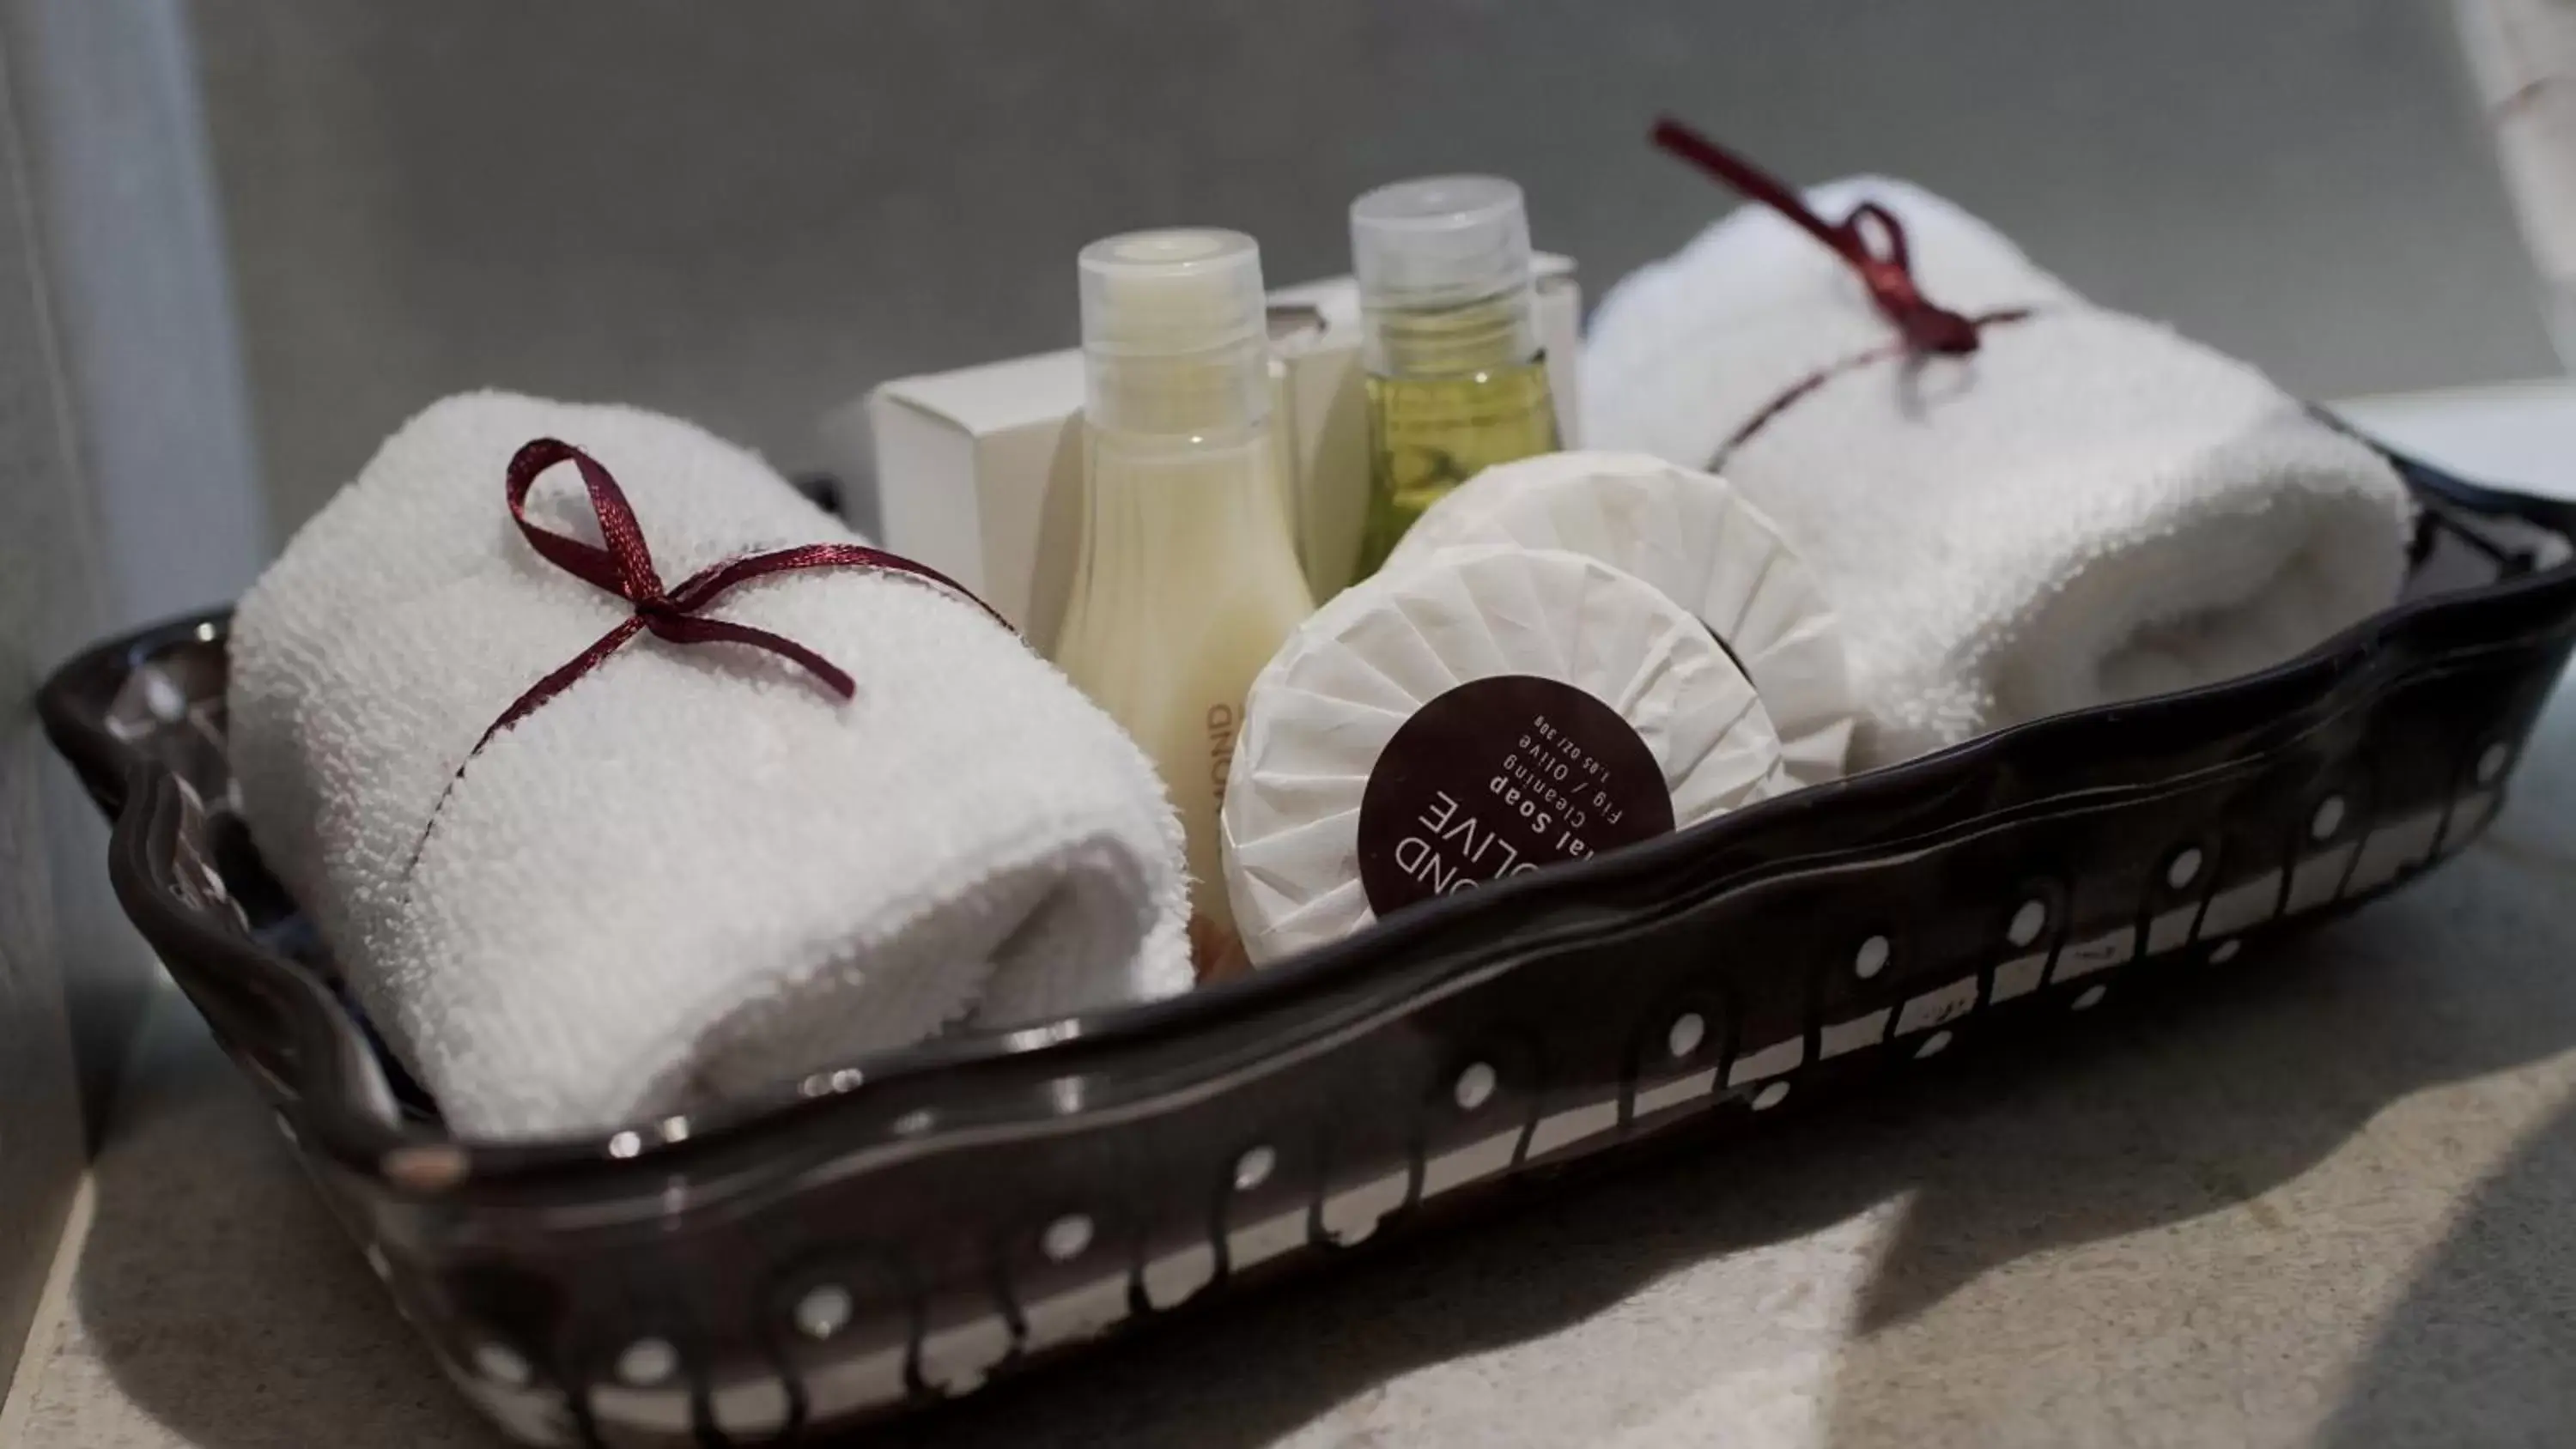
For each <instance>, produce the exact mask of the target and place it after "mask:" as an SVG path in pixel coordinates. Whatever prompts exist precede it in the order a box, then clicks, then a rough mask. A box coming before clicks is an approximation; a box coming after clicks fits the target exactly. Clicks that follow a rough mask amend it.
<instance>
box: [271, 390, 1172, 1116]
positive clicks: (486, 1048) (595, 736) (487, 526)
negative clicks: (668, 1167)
mask: <svg viewBox="0 0 2576 1449" xmlns="http://www.w3.org/2000/svg"><path fill="white" fill-rule="evenodd" d="M544 437H551V438H559V439H562V440H564V441H565V442H568V443H571V444H573V445H574V446H575V447H578V448H580V449H582V450H584V451H586V452H587V453H589V454H590V455H592V456H594V457H595V458H597V459H598V460H599V462H600V463H601V464H602V465H604V466H605V468H606V469H607V470H608V472H609V473H610V474H612V475H613V476H614V478H615V479H616V480H617V482H618V483H619V484H621V485H622V487H623V489H624V492H625V494H626V496H627V497H628V499H629V500H631V502H632V505H633V508H634V512H635V514H636V516H637V519H638V521H639V522H640V524H641V530H642V533H643V536H644V538H645V540H646V542H647V544H648V545H649V547H650V548H651V550H652V552H653V556H654V561H655V563H656V564H657V565H658V570H657V571H658V573H659V575H660V577H661V579H662V580H663V582H664V583H665V584H666V585H676V584H678V583H679V582H680V581H681V580H682V579H684V578H686V577H688V576H689V575H691V574H694V573H696V572H697V571H698V570H700V569H702V568H704V567H706V566H708V565H710V564H713V563H717V562H720V561H723V560H727V559H731V558H735V557H738V556H741V555H745V554H749V553H754V552H758V551H763V550H769V549H776V548H782V547H791V546H795V545H801V544H808V543H822V542H839V543H849V542H857V541H858V540H857V539H856V538H855V536H854V535H852V534H850V533H849V532H848V531H847V530H846V529H844V528H843V527H841V526H840V525H839V524H838V523H837V522H836V521H834V520H833V519H831V518H830V517H828V516H827V515H825V514H824V513H823V512H822V511H820V510H818V509H816V508H814V507H813V506H812V505H810V504H809V503H807V502H806V501H805V500H804V499H802V498H801V497H799V496H797V494H796V493H795V492H794V490H793V489H791V488H790V487H789V486H788V485H787V484H786V483H785V482H784V481H782V480H781V479H779V478H778V477H777V475H776V474H774V473H772V472H771V471H770V470H769V469H768V468H767V467H766V466H764V465H763V464H762V463H761V462H760V461H759V460H758V459H757V458H755V457H753V456H752V455H751V454H749V453H746V452H744V451H742V450H740V449H738V448H735V447H733V446H731V445H729V444H726V443H724V442H721V441H719V440H717V439H715V438H713V437H710V436H708V435H707V434H705V433H703V432H700V431H699V430H698V429H696V428H693V427H691V426H689V425H687V424H685V423H681V422H677V421H674V420H672V419H669V418H664V417H658V416H655V415H653V414H649V413H644V412H638V411H634V410H631V409H626V408H617V407H586V406H571V405H565V404H557V403H548V402H540V401H536V400H533V399H528V398H521V397H511V396H505V395H499V394H480V395H472V396H466V397H459V398H452V399H449V400H447V401H445V402H442V403H439V404H438V405H436V406H434V407H432V408H430V409H429V410H428V411H427V412H425V413H423V414H421V415H420V416H419V417H417V418H415V419H413V420H412V421H411V422H410V423H409V424H407V425H406V426H405V427H404V428H403V429H402V430H401V431H400V432H398V433H396V434H395V435H394V436H393V438H392V439H391V440H389V441H388V442H387V443H386V444H385V445H384V447H383V449H382V450H381V451H380V452H379V453H378V454H377V455H376V457H375V459H374V461H372V462H370V463H369V464H368V465H367V467H366V470H365V471H364V472H363V473H361V474H360V475H359V477H358V479H357V481H356V482H354V483H352V484H351V485H349V486H348V487H347V488H345V489H343V490H342V491H341V493H340V494H339V496H338V497H336V498H335V499H333V500H332V502H331V503H330V505H329V506H328V507H326V508H325V509H323V511H322V512H321V513H320V514H319V515H317V516H316V517H315V518H314V519H313V520H312V522H310V523H309V524H307V525H306V526H305V528H304V529H303V530H302V531H301V532H300V533H298V534H297V536H296V538H295V539H294V541H293V542H292V543H291V544H289V545H288V547H287V549H286V552H285V555H284V557H282V558H281V559H279V561H278V562H277V564H276V565H275V566H274V567H273V568H272V569H271V570H270V571H269V572H268V574H267V575H266V576H265V577H264V578H262V579H261V580H260V582H259V584H258V585H257V586H256V587H255V588H254V589H252V591H251V592H250V594H249V595H248V596H247V597H246V598H245V599H244V600H243V601H242V606H241V609H240V612H239V613H238V615H237V616H236V619H235V624H234V632H233V636H232V643H231V650H232V669H233V674H232V683H231V695H230V708H231V736H232V754H233V762H234V767H235V771H236V773H237V775H238V777H239V780H240V784H241V794H242V804H243V808H244V812H245V814H246V816H247V817H248V820H249V823H250V826H251V830H252V834H253V838H254V839H255V840H256V841H257V843H258V845H259V847H260V850H261V852H262V854H263V856H264V857H265V858H266V860H267V861H268V863H269V865H270V866H271V867H272V868H273V869H274V870H275V871H276V872H277V873H278V875H279V877H280V878H281V879H282V880H283V881H284V882H285V884H286V885H287V886H288V888H289V889H290V890H292V891H293V892H294V894H295V896H296V898H297V899H298V900H299V901H300V902H302V903H303V905H304V906H305V907H306V908H307V909H308V910H309V911H311V912H312V913H313V914H314V916H315V918H316V924H317V925H318V927H319V928H320V930H321V933H322V936H323V938H324V940H325V941H326V942H328V943H329V945H330V946H331V948H332V950H333V952H334V954H335V955H336V957H337V959H338V961H339V963H340V966H341V967H342V969H343V970H344V971H345V972H346V973H347V975H348V977H349V979H350V981H351V983H352V985H353V986H354V987H355V989H356V991H357V993H358V996H359V999H360V1000H361V1001H362V1002H363V1003H364V1004H365V1005H366V1007H367V1008H368V1010H369V1012H370V1013H371V1014H372V1015H373V1016H374V1017H375V1018H376V1020H377V1022H378V1023H379V1024H380V1025H381V1026H382V1027H384V1028H385V1029H386V1032H387V1035H388V1036H389V1037H390V1038H391V1039H392V1041H393V1042H394V1043H395V1044H396V1048H397V1050H398V1051H400V1052H401V1054H402V1055H403V1056H404V1057H405V1059H406V1061H407V1062H408V1064H409V1065H410V1066H411V1067H412V1069H413V1070H414V1072H415V1073H416V1074H417V1075H418V1076H419V1077H420V1078H421V1080H422V1081H423V1082H424V1084H425V1085H427V1086H428V1087H429V1089H430V1090H431V1092H432V1093H433V1094H434V1095H435V1096H436V1097H437V1098H438V1101H439V1104H440V1106H441V1108H442V1109H443V1110H444V1112H445V1114H446V1116H447V1119H448V1122H449V1124H450V1126H451V1127H452V1128H453V1130H455V1131H457V1132H458V1133H459V1134H461V1135H465V1136H468V1137H477V1138H525V1137H531V1136H549V1135H560V1134H569V1133H579V1132H588V1131H596V1130H599V1129H602V1128H607V1127H613V1126H617V1125H620V1124H625V1123H631V1122H635V1121H638V1120H643V1119H652V1118H658V1117H661V1116H664V1115H666V1114H672V1113H685V1112H689V1111H693V1110H699V1109H702V1108H704V1107H706V1106H708V1105H710V1104H713V1103H718V1102H722V1101H724V1100H726V1099H727V1098H728V1097H731V1096H734V1095H736V1094H740V1093H745V1092H753V1091H758V1090H761V1089H763V1088H767V1087H772V1086H775V1085H777V1084H779V1083H781V1082H789V1081H794V1080H795V1079H797V1078H798V1077H799V1076H801V1075H803V1074H805V1073H807V1072H812V1071H817V1070H821V1069H824V1068H827V1067H832V1066H838V1065H841V1064H844V1063H846V1062H848V1061H849V1060H850V1059H851V1058H853V1057H854V1056H857V1055H858V1054H860V1053H862V1052H865V1051H867V1050H869V1049H871V1048H877V1047H884V1046H889V1045H894V1044H899V1043H904V1042H908V1041H912V1040H915V1039H918V1038H921V1037H924V1036H927V1035H929V1034H931V1033H933V1032H936V1031H938V1030H940V1029H941V1028H943V1027H945V1026H948V1025H950V1024H952V1023H956V1022H959V1021H961V1020H968V1019H972V1020H975V1021H979V1022H989V1023H1007V1022H1012V1021H1025V1020H1029V1019H1033V1018H1038V1017H1044V1016H1049V1015H1054V1014H1058V1013H1062V1012H1067V1011H1073V1010H1079V1009H1087V1008H1094V1007H1099V1006H1103V1005H1107V1004H1110V1003H1114V1002H1118V1001H1123V1000H1129V999H1134V998H1139V997H1146V996H1154V995H1161V994H1166V993H1169V992H1173V991H1177V990H1180V989H1183V988H1184V987H1185V986H1186V985H1187V984H1188V982H1189V969H1188V964H1187V957H1186V948H1185V944H1184V942H1183V939H1182V927H1183V923H1184V921H1185V904H1184V886H1183V876H1182V868H1181V864H1180V858H1181V857H1180V837H1179V827H1178V824H1177V822H1176V820H1175V818H1174V817H1173V815H1172V813H1171V811H1170V808H1169V806H1168V804H1167V803H1166V801H1165V798H1164V795H1163V792H1162V788H1161V785H1160V782H1159V781H1158V780H1157V779H1156V778H1155V776H1154V773H1153V770H1152V767H1151V766H1150V765H1149V764H1148V763H1147V761H1146V760H1145V758H1144V756H1143V755H1142V753H1141V752H1139V751H1138V750H1137V748H1136V747H1135V745H1134V744H1133V743H1131V742H1130V741H1129V740H1128V739H1127V737H1126V736H1125V735H1124V734H1123V733H1121V732H1120V731H1119V730H1118V728H1117V727H1116V726H1115V725H1114V724H1112V723H1111V722H1110V720H1109V719H1108V718H1107V717H1106V716H1105V715H1103V714H1101V713H1100V711H1099V710H1097V709H1095V708H1094V707H1093V706H1092V705H1091V704H1090V703H1088V702H1087V701H1085V700H1084V699H1083V698H1082V697H1081V695H1080V694H1079V693H1077V692H1076V691H1075V690H1074V689H1073V687H1072V686H1071V685H1070V684H1068V683H1067V682H1066V681H1065V680H1064V678H1063V677H1062V676H1061V675H1059V674H1057V673H1056V672H1055V671H1054V670H1053V669H1052V668H1051V667H1050V666H1048V665H1047V664H1046V663H1044V662H1043V661H1042V660H1040V659H1039V658H1038V657H1037V656H1036V655H1035V654H1034V653H1032V652H1031V651H1029V650H1028V649H1027V648H1026V647H1024V646H1023V645H1022V644H1021V643H1020V641H1019V640H1018V639H1017V638H1015V637H1013V636H1012V635H1011V634H1010V633H1009V631H1008V630H1006V629H1005V628H1004V627H1002V626H1001V625H1000V624H998V623H997V622H995V621H994V620H993V619H992V618H990V617H988V616H987V615H985V614H984V612H983V611H982V610H981V609H980V608H978V607H977V606H976V605H975V604H973V603H972V602H969V601H966V600H964V599H962V598H961V597H959V596H957V595H955V594H952V593H950V592H948V591H947V590H945V589H943V588H941V587H939V586H937V585H935V584H932V583H929V582H926V581H923V580H920V579H917V578H912V577H907V576H903V575H900V574H892V573H885V572H877V571H871V570H862V569H856V568H817V569H804V570H798V571H794V572H786V573H780V574H776V575H773V576H770V577H765V578H761V579H757V580H754V581H752V582H749V583H746V584H743V585H741V586H739V587H738V588H735V589H734V590H732V591H730V592H728V593H726V594H725V595H724V596H723V597H722V598H721V599H720V600H718V601H717V602H715V603H714V604H712V605H710V606H709V607H708V608H707V609H706V610H705V611H704V613H705V616H706V617H711V618H719V619H725V620H730V621H734V622H736V623H740V624H743V625H748V626H752V627H756V628H760V629H765V630H770V631H774V632H775V633H776V634H779V635H782V636H784V637H786V638H787V639H790V640H793V641H795V642H797V643H799V644H802V645H804V646H805V647H807V648H809V649H811V650H813V651H814V652H815V653H816V654H818V655H820V656H821V657H822V658H823V659H824V660H826V661H828V662H829V663H830V664H832V665H834V666H837V667H838V668H840V669H841V670H843V671H846V672H847V674H848V675H849V676H850V677H851V679H852V680H853V681H854V683H855V685H856V696H855V698H853V699H851V700H847V701H844V700H843V699H841V698H840V697H839V696H837V695H836V694H834V693H832V692H831V691H830V690H828V689H826V688H824V687H822V686H821V685H820V684H818V683H817V681H816V680H815V678H814V677H813V676H811V675H809V674H807V673H805V672H803V671H802V670H800V669H798V668H796V667H795V666H793V665H790V664H788V663H787V662H786V661H784V660H781V659H780V658H778V657H776V656H775V655H772V654H770V653H767V652H764V651H762V650H759V649H755V648H752V647H749V646H746V645H741V644H734V643H702V644H692V645H685V646H684V645H680V644H674V643H671V642H668V641H666V640H663V639H660V638H657V637H655V636H653V635H651V634H645V635H642V636H639V637H637V638H635V639H633V640H632V641H630V642H628V643H627V644H626V645H625V646H624V647H623V648H622V649H620V650H618V651H617V652H616V653H614V654H612V655H610V656H609V657H608V658H607V659H606V660H605V661H604V662H602V663H600V664H599V665H598V666H597V667H596V668H595V669H593V670H592V671H590V672H589V673H587V674H585V675H583V676H582V677H580V678H578V679H576V680H574V681H573V682H572V683H571V684H569V685H568V686H567V687H565V688H564V689H563V690H562V691H561V692H560V693H559V694H556V695H555V696H553V697H552V698H551V699H549V700H548V701H546V702H545V703H544V704H543V705H542V706H540V707H538V708H537V709H536V710H535V711H534V712H533V713H531V714H528V715H527V716H526V717H525V718H523V719H521V720H519V721H518V722H517V723H516V724H514V725H512V726H511V727H510V728H508V729H506V730H504V731H502V732H500V733H498V734H496V735H494V736H493V737H492V739H491V740H490V742H489V744H488V745H486V746H485V747H484V748H483V750H482V751H481V753H479V754H476V755H474V756H473V758H472V760H471V763H470V764H469V765H467V767H466V768H465V770H464V773H463V774H462V775H461V776H458V775H457V773H456V772H457V769H458V766H459V764H460V762H463V761H465V760H466V758H467V754H468V751H469V750H471V749H472V748H473V746H474V744H475V742H476V740H477V739H478V738H479V737H480V736H481V735H482V734H483V732H484V730H485V729H486V727H487V726H489V725H490V724H491V723H492V722H493V721H494V720H495V719H496V718H498V717H499V716H500V715H501V713H502V711H503V710H504V709H505V708H507V707H508V706H510V705H511V703H512V702H513V701H514V700H515V699H517V698H518V697H519V696H520V694H521V693H522V691H524V690H526V689H528V688H529V686H530V685H532V684H534V683H535V682H536V681H537V680H539V679H541V678H543V677H545V676H546V675H547V674H548V673H549V672H551V671H553V670H555V669H556V668H558V667H559V666H561V665H563V664H565V663H566V662H567V661H569V660H572V659H573V658H574V657H575V656H577V655H579V654H580V653H581V652H582V651H583V650H584V649H585V648H586V647H587V646H589V645H590V644H591V643H592V642H593V641H594V640H597V639H599V638H600V637H601V636H602V635H603V634H605V633H606V632H608V631H609V630H610V629H611V628H613V627H614V626H616V625H617V624H618V623H619V622H620V621H621V620H622V619H625V618H627V617H629V616H630V615H631V614H632V613H633V610H632V608H631V606H630V605H629V604H627V603H626V602H625V601H624V600H622V599H620V598H618V597H617V596H615V595H613V594H611V593H608V592H606V591H604V590H602V589H600V588H597V587H594V586H593V585H591V584H590V583H587V582H584V581H582V580H580V579H578V578H575V577H573V576H571V575H570V574H567V573H565V572H563V571H562V570H560V569H559V568H557V567H555V566H554V565H552V564H549V563H548V562H546V561H545V560H543V559H541V558H540V557H538V555H537V554H536V552H535V551H534V549H533V548H532V547H531V546H530V544H529V543H528V542H527V540H525V539H524V538H522V537H521V536H520V534H519V533H518V531H517V529H516V528H515V527H514V526H513V524H512V523H511V520H510V518H509V515H508V513H507V511H506V509H505V505H504V493H503V479H504V475H505V470H506V469H507V467H508V465H509V462H510V459H511V457H512V455H513V454H514V453H515V452H516V451H517V450H518V449H519V448H520V446H521V445H523V444H525V443H528V442H530V441H531V440H533V439H537V438H544ZM529 506H530V513H531V516H532V519H533V520H534V521H536V522H537V523H539V524H540V525H541V526H543V527H546V528H548V529H549V530H550V531H552V532H555V533H560V534H567V535H571V536H574V537H577V538H585V539H592V540H596V539H598V538H599V537H600V533H599V527H598V524H597V522H596V520H595V519H594V518H593V517H592V516H591V508H590V505H589V502H588V500H587V499H586V498H585V496H584V493H583V488H582V480H581V478H580V476H579V475H578V474H577V472H576V470H575V469H574V468H573V467H572V466H571V465H569V464H566V465H562V466H558V467H556V468H554V469H553V470H551V471H550V472H549V473H547V474H545V475H543V476H542V477H540V479H539V480H538V482H537V484H536V487H535V489H534V490H533V492H532V494H531V498H530V505H529ZM451 778H453V779H454V785H453V788H452V790H451V789H450V788H449V786H450V780H451ZM442 794H444V798H443V799H442ZM433 810H434V811H435V816H436V824H435V828H429V827H430V821H431V818H432V813H433Z"/></svg>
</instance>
